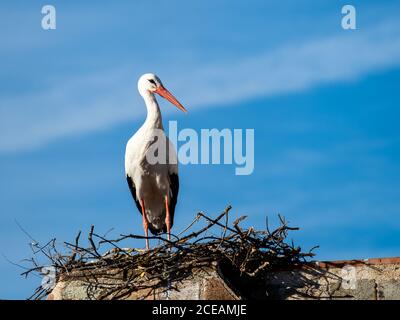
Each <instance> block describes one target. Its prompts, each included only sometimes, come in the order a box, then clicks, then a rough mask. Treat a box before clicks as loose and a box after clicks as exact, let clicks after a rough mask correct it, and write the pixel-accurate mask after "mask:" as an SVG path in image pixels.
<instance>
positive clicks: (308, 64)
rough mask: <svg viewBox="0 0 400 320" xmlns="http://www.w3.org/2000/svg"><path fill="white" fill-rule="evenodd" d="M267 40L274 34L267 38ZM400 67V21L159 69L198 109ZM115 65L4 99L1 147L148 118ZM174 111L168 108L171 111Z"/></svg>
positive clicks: (127, 72)
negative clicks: (244, 55) (245, 55)
mask: <svg viewBox="0 0 400 320" xmlns="http://www.w3.org/2000/svg"><path fill="white" fill-rule="evenodd" d="M266 41H267V39H266ZM398 64H400V23H399V22H397V21H392V22H385V23H383V24H381V25H378V26H377V27H375V28H373V29H369V30H355V31H348V30H347V31H345V30H343V31H341V32H340V33H339V35H335V36H331V37H326V38H323V39H319V40H313V41H309V42H306V43H302V44H288V45H286V46H284V47H280V48H276V49H275V50H272V51H269V52H266V53H265V54H263V55H257V56H254V57H248V58H246V59H241V60H240V61H229V62H227V61H222V62H221V63H218V64H215V65H208V64H207V63H196V64H193V65H186V64H185V65H182V66H181V69H180V70H177V69H174V70H168V68H166V67H164V68H162V69H157V72H158V73H159V74H161V75H165V76H167V77H168V79H167V80H165V79H164V80H165V82H166V84H168V85H169V87H171V88H172V89H174V91H176V93H177V95H178V96H179V97H180V100H182V101H183V102H184V104H185V105H186V106H187V107H188V108H189V109H190V110H191V111H192V110H193V109H196V108H198V107H200V106H201V107H202V108H203V107H206V106H208V107H211V106H214V107H216V106H227V105H229V104H232V103H237V102H240V101H243V100H246V99H250V98H254V97H261V96H265V97H266V96H273V95H277V94H287V93H291V92H296V91H303V90H307V89H310V88H313V87H315V86H319V85H323V84H327V83H332V82H338V81H349V80H353V79H357V78H359V77H362V76H364V75H366V74H368V73H371V72H376V71H379V70H383V69H386V68H390V67H393V66H396V65H398ZM139 69H141V68H139V67H136V66H135V65H130V66H116V68H115V70H106V71H99V72H98V73H97V74H90V75H83V74H77V75H76V76H75V77H74V78H72V79H71V78H69V79H58V80H57V81H53V82H52V85H51V86H49V87H48V88H47V89H46V90H44V89H38V90H37V91H35V92H33V93H32V92H30V93H27V94H20V95H18V96H4V97H2V98H0V136H1V139H0V152H17V151H21V150H25V149H30V148H36V147H39V146H42V145H44V144H46V143H49V142H52V141H55V140H56V139H59V138H62V137H67V136H71V135H77V134H81V133H84V132H90V131H95V130H102V129H104V128H108V127H110V126H114V125H117V124H120V123H123V122H126V121H132V120H134V119H139V118H140V117H143V116H144V112H145V108H144V106H143V103H142V101H140V98H139V96H138V94H137V91H136V79H135V78H134V76H133V75H134V73H135V72H137V71H138V70H139ZM167 110H168V109H167Z"/></svg>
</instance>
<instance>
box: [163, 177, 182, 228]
mask: <svg viewBox="0 0 400 320" xmlns="http://www.w3.org/2000/svg"><path fill="white" fill-rule="evenodd" d="M169 181H170V189H171V195H170V199H169V214H170V216H171V228H172V225H173V224H174V214H175V207H176V202H177V201H178V192H179V177H178V175H177V174H176V173H170V174H169ZM165 229H166V226H165ZM166 231H167V230H165V232H166Z"/></svg>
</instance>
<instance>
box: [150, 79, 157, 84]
mask: <svg viewBox="0 0 400 320" xmlns="http://www.w3.org/2000/svg"><path fill="white" fill-rule="evenodd" d="M148 80H149V82H150V83H152V84H154V85H157V84H156V82H155V81H154V80H153V79H148Z"/></svg>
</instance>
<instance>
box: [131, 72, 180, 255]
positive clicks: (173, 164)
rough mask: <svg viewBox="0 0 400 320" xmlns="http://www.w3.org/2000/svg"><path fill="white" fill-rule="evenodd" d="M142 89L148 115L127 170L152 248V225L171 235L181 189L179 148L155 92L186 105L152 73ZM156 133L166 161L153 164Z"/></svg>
mask: <svg viewBox="0 0 400 320" xmlns="http://www.w3.org/2000/svg"><path fill="white" fill-rule="evenodd" d="M138 90H139V93H140V95H141V96H142V97H143V99H144V102H145V103H146V107H147V118H146V121H145V122H144V123H143V125H142V126H141V127H140V129H139V130H138V131H137V132H136V133H135V134H134V135H133V136H132V137H131V138H130V139H129V141H128V143H127V145H126V152H125V173H126V179H127V181H128V185H129V189H130V191H131V193H132V197H133V199H134V200H135V203H136V207H137V208H138V210H139V212H140V213H141V214H142V220H143V229H144V233H145V236H146V249H148V248H149V240H148V239H147V237H148V229H150V231H151V233H152V234H155V235H156V234H159V233H161V232H167V233H168V239H170V232H171V227H172V224H173V222H174V212H175V206H176V201H177V198H178V190H179V178H178V162H177V156H176V152H175V149H174V146H173V145H172V144H171V142H170V141H169V139H168V137H167V136H166V135H165V133H164V129H163V124H162V118H161V112H160V108H159V106H158V103H157V100H156V98H155V96H154V94H155V93H157V94H159V95H160V96H162V97H163V98H165V99H167V100H168V101H170V102H171V103H172V104H174V105H175V106H177V107H178V108H179V109H180V110H182V111H184V112H186V109H185V108H184V107H183V106H182V105H181V104H180V103H179V101H178V100H177V99H176V98H175V97H174V96H173V95H172V94H171V93H170V92H169V91H168V90H167V89H165V87H164V86H163V84H162V83H161V80H160V79H159V78H158V77H157V76H156V75H154V74H152V73H146V74H144V75H142V76H141V77H140V78H139V81H138ZM160 132H161V137H160ZM155 136H157V137H158V139H160V140H161V142H162V143H165V144H166V151H167V152H166V163H155V164H151V163H152V162H151V161H150V163H149V161H148V155H149V152H154V150H153V151H150V150H149V149H151V146H152V144H153V143H154V142H155V141H154V137H155Z"/></svg>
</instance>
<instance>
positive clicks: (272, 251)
mask: <svg viewBox="0 0 400 320" xmlns="http://www.w3.org/2000/svg"><path fill="white" fill-rule="evenodd" d="M230 209H231V206H228V207H227V208H226V209H225V210H224V211H223V212H222V213H221V214H220V215H218V216H217V217H216V218H214V219H213V218H211V217H209V216H207V215H206V214H205V213H203V212H199V213H198V214H197V216H196V218H195V219H194V220H193V221H192V223H190V225H189V226H188V227H186V228H185V229H184V230H183V231H182V232H181V233H180V234H179V235H172V234H171V240H167V239H165V238H163V237H160V236H154V237H148V238H149V239H158V240H159V242H160V244H159V245H158V246H156V247H154V248H152V249H150V250H147V251H145V250H139V249H131V248H128V249H127V248H124V247H123V246H122V245H121V244H122V243H123V242H124V241H127V240H130V239H145V237H144V236H139V235H134V234H129V235H121V237H120V238H118V239H107V238H106V237H105V236H101V235H98V234H96V233H95V232H94V227H93V226H92V227H91V229H90V232H89V235H88V244H89V245H88V246H87V247H85V246H81V245H80V236H81V232H79V233H78V235H77V236H76V238H75V241H74V243H69V242H64V245H65V247H66V249H67V250H66V253H61V252H60V251H59V250H58V249H57V248H56V242H55V239H52V240H51V241H49V242H48V243H47V244H46V245H44V246H39V244H38V243H36V244H35V248H36V249H35V251H34V253H35V257H34V258H31V259H29V261H30V262H31V263H32V264H33V267H31V268H28V269H27V270H26V271H25V272H23V273H22V275H24V276H28V275H29V274H32V273H34V274H36V275H39V276H42V277H43V276H44V275H46V273H48V270H49V268H48V267H49V266H50V267H52V268H53V269H52V270H54V271H55V277H56V279H55V282H57V281H59V280H60V279H63V280H66V279H68V278H71V279H73V278H76V277H78V278H80V279H81V281H82V279H83V281H85V282H86V283H87V288H88V294H89V297H92V298H94V299H110V298H111V299H118V298H122V297H124V296H127V295H129V293H131V292H133V291H135V290H139V289H143V288H150V287H151V288H153V289H156V288H160V287H167V286H168V285H170V284H171V282H172V281H175V280H179V279H184V278H185V277H187V276H188V275H189V274H191V272H192V271H193V270H194V269H198V268H207V267H210V266H213V265H216V264H219V263H224V264H225V265H228V266H229V268H231V269H232V270H234V271H235V272H237V273H238V274H239V275H240V276H244V277H246V278H247V279H256V280H262V278H263V277H264V276H265V275H266V273H267V272H268V271H272V270H274V269H277V268H282V267H289V266H293V265H296V264H300V263H304V262H306V261H307V258H310V257H313V256H314V254H313V253H312V250H313V249H314V248H312V249H311V250H310V251H309V252H302V251H301V248H300V247H296V246H294V244H293V242H291V243H290V244H289V243H287V242H286V238H287V236H288V232H289V231H293V230H298V228H293V227H289V226H288V225H287V223H286V221H285V219H284V218H283V217H281V216H279V219H280V226H279V227H278V228H277V229H275V230H273V231H271V230H269V227H268V222H267V226H266V229H265V230H262V231H257V230H255V229H254V228H253V227H250V228H249V229H242V228H241V227H240V223H241V222H242V221H243V220H244V219H245V218H246V217H245V216H243V217H240V218H239V219H237V220H236V221H234V222H233V223H230V222H229V211H230ZM200 220H203V221H205V222H206V225H205V226H204V227H201V228H199V229H198V230H196V231H193V232H191V233H188V230H189V229H193V226H196V225H197V223H198V222H199V221H200ZM216 231H219V232H216ZM185 233H188V234H187V235H185ZM217 234H218V235H217ZM105 248H106V249H107V250H106V251H105ZM315 248H316V247H315ZM102 252H103V253H102ZM38 254H40V255H42V256H43V255H44V256H45V258H46V260H48V262H49V263H47V264H46V266H47V268H45V269H43V267H44V265H43V264H39V263H38V260H37V255H38ZM43 270H45V271H43ZM46 270H47V271H46ZM115 272H117V273H118V275H121V277H120V280H119V281H115V277H116V273H115ZM47 275H48V274H47ZM111 278H113V279H114V281H110V279H111ZM99 279H103V280H102V281H99ZM107 279H108V280H107ZM51 289H52V286H46V283H44V285H43V281H42V285H40V286H39V287H38V288H37V289H36V290H35V292H34V293H33V295H32V296H31V297H30V298H29V299H43V298H45V297H46V296H47V295H48V294H49V293H50V292H51Z"/></svg>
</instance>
